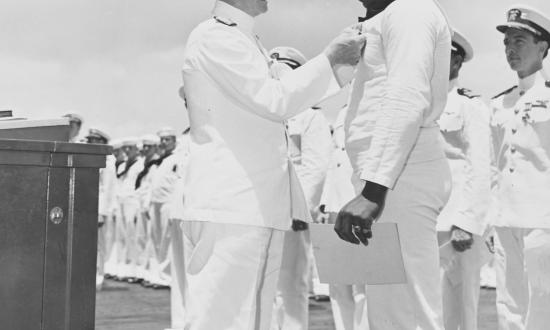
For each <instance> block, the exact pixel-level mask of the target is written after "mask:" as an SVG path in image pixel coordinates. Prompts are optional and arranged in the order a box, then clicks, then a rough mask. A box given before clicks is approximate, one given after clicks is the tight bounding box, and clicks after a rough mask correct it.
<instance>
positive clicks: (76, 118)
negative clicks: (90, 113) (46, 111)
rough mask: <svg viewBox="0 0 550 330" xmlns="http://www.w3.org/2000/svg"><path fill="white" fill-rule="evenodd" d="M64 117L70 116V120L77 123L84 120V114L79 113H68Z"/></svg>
mask: <svg viewBox="0 0 550 330" xmlns="http://www.w3.org/2000/svg"><path fill="white" fill-rule="evenodd" d="M63 117H64V118H69V122H76V123H80V124H82V122H83V121H84V120H83V119H82V116H80V115H79V114H77V113H68V114H66V115H63Z"/></svg>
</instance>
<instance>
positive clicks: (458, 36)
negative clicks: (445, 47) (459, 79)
mask: <svg viewBox="0 0 550 330" xmlns="http://www.w3.org/2000/svg"><path fill="white" fill-rule="evenodd" d="M451 50H452V51H454V52H457V53H459V54H461V55H462V57H463V58H464V62H468V61H469V60H471V59H472V58H473V57H474V48H473V47H472V44H470V42H469V41H468V39H466V37H465V36H464V35H463V34H462V33H460V32H459V31H457V30H455V29H453V38H452V45H451Z"/></svg>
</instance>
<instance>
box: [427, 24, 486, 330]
mask: <svg viewBox="0 0 550 330" xmlns="http://www.w3.org/2000/svg"><path fill="white" fill-rule="evenodd" d="M473 56H474V51H473V48H472V46H471V45H470V43H469V42H468V40H467V39H466V38H465V37H464V36H463V35H462V34H461V33H460V32H458V31H456V30H454V34H453V37H452V52H451V71H450V76H449V78H450V83H449V96H448V98H447V105H446V106H445V110H444V111H443V113H442V114H441V117H440V118H439V121H438V123H439V127H440V130H441V134H442V135H443V138H444V139H445V154H446V156H447V160H448V161H449V165H450V167H451V174H452V179H453V188H452V191H451V197H450V199H449V202H448V203H447V205H446V206H445V208H444V209H443V211H442V212H441V214H440V215H439V217H438V218H437V231H438V236H439V243H440V246H442V251H441V253H440V255H442V256H444V258H442V260H441V272H442V277H441V285H442V293H443V317H444V324H445V329H446V330H458V329H460V330H477V307H478V301H479V287H480V269H481V266H482V264H483V261H484V258H483V257H484V256H485V255H486V254H484V252H485V251H484V250H486V249H487V248H486V246H485V244H484V242H485V241H484V238H483V237H482V236H483V234H484V232H485V231H486V227H487V225H486V223H485V219H486V214H487V209H488V205H489V195H490V177H491V170H490V162H491V159H490V135H491V131H490V129H489V109H488V107H487V106H486V105H485V104H484V103H483V101H482V100H481V99H480V98H479V96H476V95H473V94H472V92H471V91H469V90H467V89H465V88H460V87H459V84H458V76H459V71H460V69H461V68H462V64H463V63H464V62H468V61H470V60H471V59H472V58H473Z"/></svg>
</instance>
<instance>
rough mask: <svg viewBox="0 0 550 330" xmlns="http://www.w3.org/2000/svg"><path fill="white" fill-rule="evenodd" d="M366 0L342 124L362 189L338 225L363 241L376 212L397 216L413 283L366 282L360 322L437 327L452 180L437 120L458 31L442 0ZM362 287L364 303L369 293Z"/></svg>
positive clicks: (383, 217)
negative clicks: (444, 219)
mask: <svg viewBox="0 0 550 330" xmlns="http://www.w3.org/2000/svg"><path fill="white" fill-rule="evenodd" d="M390 2H391V3H390ZM363 4H364V5H365V6H366V7H368V9H367V17H366V21H365V22H364V23H363V33H364V34H366V36H367V40H368V41H367V45H366V47H365V50H364V55H363V61H361V62H360V63H359V65H358V67H357V70H356V74H355V80H354V82H353V85H352V92H351V97H350V101H349V108H348V114H347V118H346V125H345V127H346V139H347V141H346V149H347V152H348V155H349V156H350V160H351V164H352V166H353V168H354V182H355V188H356V192H357V193H360V194H359V195H358V196H357V197H355V198H354V199H353V200H352V201H350V202H349V203H348V204H347V205H346V206H344V208H343V209H342V211H340V213H339V214H338V217H337V219H336V225H335V230H336V232H337V233H338V234H339V235H340V237H341V238H342V239H344V240H346V241H349V242H353V243H355V244H359V243H360V242H364V243H365V242H367V241H368V239H369V238H370V237H372V232H371V228H370V227H371V224H372V223H373V222H374V221H376V219H377V218H378V217H380V218H379V220H378V222H394V223H397V224H398V227H399V238H400V242H401V252H402V255H403V261H404V266H405V273H406V276H407V282H406V283H405V284H392V285H390V284H388V285H368V286H366V287H365V286H364V287H363V288H364V289H366V295H365V296H366V302H367V303H368V308H366V311H361V308H357V312H358V313H357V314H356V321H358V325H359V329H362V328H363V326H362V324H364V323H366V322H368V323H369V326H370V328H371V329H373V330H379V329H383V330H387V329H422V330H433V329H437V330H439V329H442V328H443V317H442V304H441V288H440V278H439V253H438V244H437V234H436V228H435V227H436V219H437V216H438V215H439V213H440V211H441V209H442V208H443V207H444V206H445V204H446V202H447V199H448V197H449V194H450V188H451V177H450V171H449V166H448V164H447V160H446V159H445V153H444V151H443V142H442V137H441V135H440V132H439V127H438V125H437V123H436V120H437V118H439V116H440V114H441V113H442V111H443V109H444V107H445V104H446V101H447V93H448V84H449V66H450V55H451V34H452V31H451V29H450V27H449V24H448V21H447V18H446V16H445V13H444V12H443V10H442V8H441V7H440V5H439V4H438V3H437V1H436V0H417V1H408V0H396V1H391V0H388V1H374V2H370V1H363ZM381 4H385V5H386V6H387V7H384V6H382V7H381V8H380V7H378V6H379V5H381ZM388 4H389V5H388ZM373 15H375V16H373ZM384 205H385V208H384ZM382 209H383V211H382ZM374 239H376V238H374ZM342 271H346V270H345V269H343V270H342ZM356 291H357V293H358V295H356V303H357V304H361V302H362V301H365V299H364V298H363V297H364V296H363V293H362V292H361V290H356ZM363 291H365V290H363Z"/></svg>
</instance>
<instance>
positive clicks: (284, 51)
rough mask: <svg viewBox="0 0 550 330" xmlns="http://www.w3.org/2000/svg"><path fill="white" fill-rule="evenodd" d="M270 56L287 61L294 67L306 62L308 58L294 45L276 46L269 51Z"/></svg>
mask: <svg viewBox="0 0 550 330" xmlns="http://www.w3.org/2000/svg"><path fill="white" fill-rule="evenodd" d="M269 57H271V58H273V59H276V60H277V61H278V62H281V63H285V64H287V65H288V66H290V67H291V68H293V69H296V68H297V67H300V66H302V65H304V64H306V62H307V59H306V57H305V56H304V54H302V53H301V52H300V51H299V50H297V49H296V48H292V47H275V48H273V49H272V50H270V51H269Z"/></svg>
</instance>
